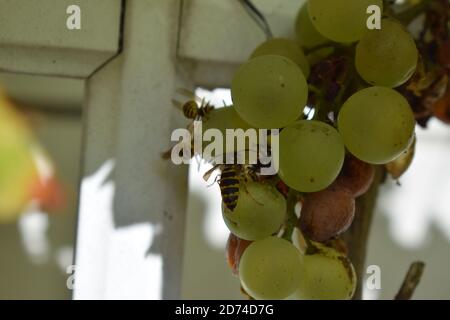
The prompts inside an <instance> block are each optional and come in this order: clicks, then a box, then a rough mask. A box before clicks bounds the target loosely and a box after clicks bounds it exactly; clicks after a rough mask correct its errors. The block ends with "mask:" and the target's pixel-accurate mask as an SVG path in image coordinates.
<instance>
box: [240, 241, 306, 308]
mask: <svg viewBox="0 0 450 320" xmlns="http://www.w3.org/2000/svg"><path fill="white" fill-rule="evenodd" d="M301 259H302V258H301V254H300V251H298V249H297V248H296V247H294V245H292V244H291V243H290V242H288V241H286V240H284V239H280V238H276V237H268V238H265V239H263V240H258V241H255V242H253V243H252V244H250V245H249V246H248V247H247V249H246V250H245V251H244V254H243V255H242V257H241V260H240V263H239V278H240V280H241V285H242V287H243V288H244V290H245V291H246V292H247V293H248V294H250V296H252V297H253V298H255V299H259V300H263V299H285V298H287V297H288V296H290V295H291V294H293V293H294V292H295V290H296V289H297V284H298V283H299V282H300V277H301V274H302V262H301Z"/></svg>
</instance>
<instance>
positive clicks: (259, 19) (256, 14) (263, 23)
mask: <svg viewBox="0 0 450 320" xmlns="http://www.w3.org/2000/svg"><path fill="white" fill-rule="evenodd" d="M239 3H240V4H241V5H242V6H243V7H244V9H245V11H247V13H248V14H249V15H250V17H251V18H252V19H253V20H254V21H255V22H256V24H257V25H258V27H260V28H261V29H262V30H263V31H264V33H265V34H266V37H267V39H272V38H273V34H272V30H270V26H269V24H268V23H267V20H266V18H265V17H264V15H263V14H262V13H261V11H259V10H258V8H256V7H255V5H254V4H253V3H252V2H251V1H250V0H239Z"/></svg>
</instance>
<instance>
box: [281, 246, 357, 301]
mask: <svg viewBox="0 0 450 320" xmlns="http://www.w3.org/2000/svg"><path fill="white" fill-rule="evenodd" d="M313 244H314V247H316V249H317V250H318V252H317V253H314V254H311V255H304V256H302V262H303V268H302V269H301V270H302V275H301V277H300V280H299V282H298V287H297V290H296V291H295V293H294V294H292V295H291V296H289V298H288V299H292V300H346V299H351V298H352V296H353V294H354V292H355V289H356V282H357V280H356V273H355V269H354V268H353V265H352V263H351V262H350V261H349V260H348V258H347V257H346V256H344V255H343V254H341V253H340V252H338V251H336V250H335V249H333V248H329V247H326V246H324V245H322V244H319V243H313Z"/></svg>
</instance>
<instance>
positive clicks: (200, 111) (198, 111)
mask: <svg viewBox="0 0 450 320" xmlns="http://www.w3.org/2000/svg"><path fill="white" fill-rule="evenodd" d="M177 93H178V94H179V95H182V96H186V97H189V98H190V99H191V100H188V101H187V102H185V103H182V102H180V101H178V100H175V99H172V103H173V105H174V106H175V107H176V108H178V109H180V110H182V111H183V114H184V116H185V117H186V118H188V119H192V120H193V121H192V122H191V123H190V124H189V125H188V126H187V129H188V130H189V131H190V132H191V136H192V139H191V145H190V150H191V155H192V156H194V155H195V152H194V139H193V135H194V134H193V132H192V131H193V128H194V121H201V120H203V119H205V118H207V116H208V114H209V113H210V112H211V111H212V110H214V109H215V108H214V106H213V105H212V104H211V103H209V102H207V101H206V100H205V98H200V97H198V96H196V95H195V94H194V93H192V92H191V91H189V90H186V89H177ZM171 153H172V148H170V149H169V150H167V151H165V152H163V153H162V154H161V156H162V158H163V159H165V160H167V159H170V156H171ZM180 156H181V157H182V156H183V155H182V154H180Z"/></svg>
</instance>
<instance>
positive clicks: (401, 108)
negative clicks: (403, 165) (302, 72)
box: [338, 87, 416, 164]
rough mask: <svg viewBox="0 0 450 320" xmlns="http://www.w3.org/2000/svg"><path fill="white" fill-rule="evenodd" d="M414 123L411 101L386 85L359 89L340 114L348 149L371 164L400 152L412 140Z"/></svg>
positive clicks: (339, 124) (340, 123)
mask: <svg viewBox="0 0 450 320" xmlns="http://www.w3.org/2000/svg"><path fill="white" fill-rule="evenodd" d="M415 123H416V122H415V119H414V114H413V112H412V111H411V107H410V106H409V104H408V101H407V100H406V99H405V98H404V97H403V96H402V95H401V94H400V93H398V92H397V91H395V90H393V89H389V88H385V87H371V88H367V89H363V90H361V91H358V92H357V93H355V94H354V95H353V96H351V97H350V98H349V99H348V100H347V101H346V102H345V103H344V105H343V106H342V108H341V111H340V113H339V116H338V128H339V132H340V133H341V135H342V138H343V139H344V144H345V146H346V147H347V149H348V150H349V151H350V153H352V154H353V155H354V156H355V157H357V158H358V159H360V160H362V161H365V162H368V163H372V164H385V163H388V162H390V161H392V160H394V159H395V158H397V157H398V156H399V155H401V154H402V153H403V151H405V150H406V149H407V148H408V147H409V145H410V144H411V142H412V140H413V137H414V127H415Z"/></svg>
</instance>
